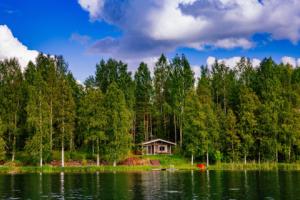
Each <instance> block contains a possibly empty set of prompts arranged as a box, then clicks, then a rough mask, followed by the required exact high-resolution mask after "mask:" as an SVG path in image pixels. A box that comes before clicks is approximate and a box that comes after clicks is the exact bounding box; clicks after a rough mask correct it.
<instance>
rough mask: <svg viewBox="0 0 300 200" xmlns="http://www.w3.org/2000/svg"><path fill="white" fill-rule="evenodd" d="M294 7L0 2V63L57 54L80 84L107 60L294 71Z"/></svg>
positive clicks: (298, 52)
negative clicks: (247, 64) (266, 62)
mask: <svg viewBox="0 0 300 200" xmlns="http://www.w3.org/2000/svg"><path fill="white" fill-rule="evenodd" d="M299 40H300V1H299V0H285V1H282V0H43V1H41V0H26V1H24V0H1V1H0V60H1V59H5V58H11V57H17V58H18V59H19V61H20V64H21V66H22V68H23V69H24V68H25V67H26V65H27V63H28V61H29V60H34V59H35V57H36V55H37V54H38V53H39V52H43V53H45V54H50V55H63V56H64V58H65V60H66V61H67V62H68V64H69V69H70V70H71V71H72V72H73V74H74V76H75V78H76V79H77V80H79V81H81V82H83V81H84V80H85V79H86V78H87V77H88V76H89V75H93V74H94V72H95V66H96V63H98V62H99V61H100V60H101V59H108V58H110V57H112V58H115V59H118V60H123V61H124V62H126V63H128V68H129V70H131V71H134V70H135V69H136V68H137V67H138V65H139V63H140V62H141V61H144V62H146V63H147V64H148V65H149V67H150V68H151V69H153V67H154V64H155V61H156V60H157V58H158V57H159V56H160V55H161V54H162V53H164V54H165V55H167V57H168V58H169V59H171V58H172V57H174V56H175V55H176V54H185V56H186V57H187V58H188V59H189V60H190V63H191V66H192V67H193V69H194V71H195V73H196V74H197V73H199V66H200V65H208V66H210V65H211V64H212V63H213V62H214V61H215V59H218V60H219V61H222V62H225V63H226V64H228V65H229V66H230V67H233V66H234V65H235V63H236V62H238V60H239V58H240V57H241V56H245V57H249V58H250V59H251V61H252V63H253V65H254V66H257V65H259V62H260V61H261V60H262V59H263V58H265V57H273V58H274V59H275V61H276V62H278V63H280V62H283V63H289V64H291V65H293V66H294V67H297V66H300V48H299V47H300V44H299Z"/></svg>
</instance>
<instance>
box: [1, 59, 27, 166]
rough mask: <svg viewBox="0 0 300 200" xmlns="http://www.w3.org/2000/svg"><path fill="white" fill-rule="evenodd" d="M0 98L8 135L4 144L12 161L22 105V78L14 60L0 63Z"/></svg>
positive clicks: (17, 64)
mask: <svg viewBox="0 0 300 200" xmlns="http://www.w3.org/2000/svg"><path fill="white" fill-rule="evenodd" d="M0 77H1V78H0V81H1V88H0V92H1V94H0V96H1V116H2V121H3V123H4V124H5V127H6V130H5V132H6V133H7V134H8V136H7V142H6V144H7V145H8V146H9V150H10V152H11V156H12V161H14V160H15V153H16V149H17V139H18V135H19V134H20V112H21V109H22V108H21V104H22V98H23V96H22V87H23V76H22V72H21V68H20V65H19V63H18V61H17V60H16V59H11V60H4V61H3V62H0Z"/></svg>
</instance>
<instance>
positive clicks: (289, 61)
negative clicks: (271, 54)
mask: <svg viewBox="0 0 300 200" xmlns="http://www.w3.org/2000/svg"><path fill="white" fill-rule="evenodd" d="M298 61H299V59H298ZM281 62H282V63H283V64H285V65H287V64H289V65H291V66H293V67H297V66H299V65H298V64H297V60H296V58H293V57H289V56H284V57H282V58H281Z"/></svg>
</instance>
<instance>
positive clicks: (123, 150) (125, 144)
mask: <svg viewBox="0 0 300 200" xmlns="http://www.w3.org/2000/svg"><path fill="white" fill-rule="evenodd" d="M104 102H105V103H104V107H105V109H106V111H107V114H106V116H107V121H108V122H109V123H108V125H107V127H106V129H105V134H106V137H107V138H108V140H107V143H106V155H107V157H108V160H110V161H113V165H114V166H116V163H117V162H118V161H119V160H121V159H123V158H124V157H125V156H126V155H127V154H128V152H129V150H130V148H131V141H132V138H131V136H130V133H129V131H130V128H131V121H130V112H129V110H128V108H127V106H126V101H125V96H124V94H123V92H122V91H121V90H120V89H118V86H117V84H116V83H112V84H111V85H110V86H109V87H108V90H107V93H106V95H105V101H104Z"/></svg>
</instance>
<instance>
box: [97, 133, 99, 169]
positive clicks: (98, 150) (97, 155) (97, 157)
mask: <svg viewBox="0 0 300 200" xmlns="http://www.w3.org/2000/svg"><path fill="white" fill-rule="evenodd" d="M99 165H100V157H99V139H97V166H99Z"/></svg>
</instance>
